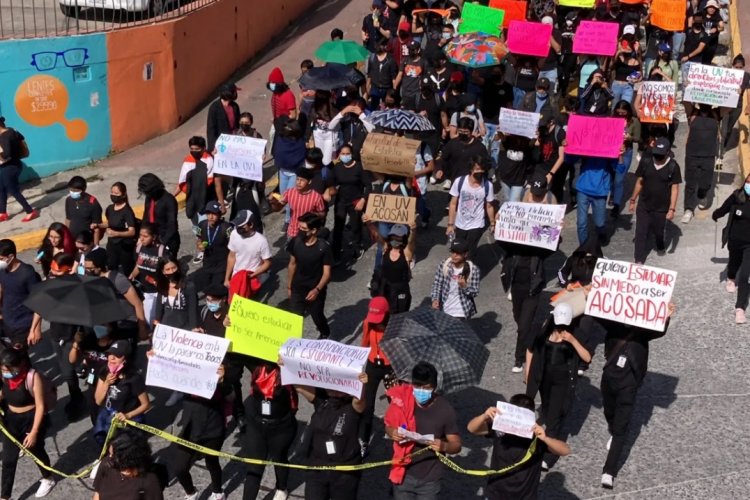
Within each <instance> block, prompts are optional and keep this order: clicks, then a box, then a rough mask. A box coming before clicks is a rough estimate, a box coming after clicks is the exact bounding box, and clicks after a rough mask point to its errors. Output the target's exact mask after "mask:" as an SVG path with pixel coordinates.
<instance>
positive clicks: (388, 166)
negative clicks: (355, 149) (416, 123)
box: [360, 132, 420, 177]
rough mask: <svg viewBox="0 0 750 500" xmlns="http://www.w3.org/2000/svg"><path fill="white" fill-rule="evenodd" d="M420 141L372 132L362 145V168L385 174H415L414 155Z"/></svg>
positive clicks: (407, 175) (409, 175)
mask: <svg viewBox="0 0 750 500" xmlns="http://www.w3.org/2000/svg"><path fill="white" fill-rule="evenodd" d="M419 145H420V142H419V141H417V140H414V139H407V138H405V137H399V136H397V135H387V134H380V133H377V132H370V133H369V134H367V138H366V139H365V143H364V145H363V146H362V152H361V153H360V156H361V158H362V168H364V169H365V170H369V171H370V172H380V173H383V174H392V175H402V176H404V177H413V176H414V161H415V160H414V155H415V154H416V151H417V148H419Z"/></svg>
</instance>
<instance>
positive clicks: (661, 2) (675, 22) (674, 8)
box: [650, 0, 687, 31]
mask: <svg viewBox="0 0 750 500" xmlns="http://www.w3.org/2000/svg"><path fill="white" fill-rule="evenodd" d="M650 11H651V15H650V20H651V25H652V26H656V27H658V28H661V29H663V30H667V31H684V30H685V16H686V15H687V9H685V0H653V1H652V2H651V9H650Z"/></svg>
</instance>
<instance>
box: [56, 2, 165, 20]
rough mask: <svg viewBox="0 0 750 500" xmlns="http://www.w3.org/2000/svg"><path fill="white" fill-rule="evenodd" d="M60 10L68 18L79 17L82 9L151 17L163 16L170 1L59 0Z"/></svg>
mask: <svg viewBox="0 0 750 500" xmlns="http://www.w3.org/2000/svg"><path fill="white" fill-rule="evenodd" d="M58 2H59V3H60V10H61V11H62V13H63V15H66V16H68V17H79V15H80V14H79V12H80V10H81V9H88V8H95V9H112V10H124V11H125V12H144V13H148V14H149V15H150V16H158V15H159V14H162V13H163V12H164V10H165V8H166V6H167V3H169V0H58Z"/></svg>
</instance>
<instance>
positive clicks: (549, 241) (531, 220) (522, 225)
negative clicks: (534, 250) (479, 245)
mask: <svg viewBox="0 0 750 500" xmlns="http://www.w3.org/2000/svg"><path fill="white" fill-rule="evenodd" d="M564 218H565V205H544V204H542V203H521V202H519V201H506V202H505V203H503V204H502V206H501V207H500V211H499V212H498V218H497V222H496V223H495V239H496V240H497V241H507V242H509V243H518V244H521V245H528V246H532V247H539V248H546V249H547V250H556V249H557V243H558V241H559V240H560V233H561V232H562V223H563V219H564Z"/></svg>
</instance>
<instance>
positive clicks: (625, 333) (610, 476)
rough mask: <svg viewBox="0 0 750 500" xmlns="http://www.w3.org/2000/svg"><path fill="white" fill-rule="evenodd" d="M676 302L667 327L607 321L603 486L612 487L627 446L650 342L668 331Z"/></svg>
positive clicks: (601, 387)
mask: <svg viewBox="0 0 750 500" xmlns="http://www.w3.org/2000/svg"><path fill="white" fill-rule="evenodd" d="M674 312H675V305H674V304H673V303H671V302H670V303H669V306H668V318H667V321H666V324H665V325H664V331H662V332H659V331H654V330H646V329H645V328H639V327H636V326H632V325H626V324H624V323H616V322H614V321H605V323H604V324H605V325H606V326H605V329H606V331H607V337H606V339H605V341H604V357H605V359H606V361H605V362H604V368H603V369H602V382H601V386H600V389H601V391H602V403H603V407H604V417H605V418H606V419H607V427H608V429H609V434H610V436H611V437H610V438H609V441H608V442H607V450H608V452H607V460H606V461H605V463H604V468H603V470H602V487H603V488H608V489H611V488H612V487H613V485H614V477H615V476H616V475H617V471H618V470H619V467H618V465H619V464H618V462H619V460H620V455H622V451H623V449H624V448H625V438H626V437H627V432H628V425H629V424H630V417H631V416H632V415H633V410H634V408H635V398H636V395H637V393H638V388H639V387H640V386H641V384H642V383H643V378H644V377H645V376H646V372H647V371H648V350H649V349H648V348H649V342H650V341H652V340H656V339H658V338H661V337H663V336H664V335H666V334H667V329H668V328H669V321H670V318H671V317H672V315H674Z"/></svg>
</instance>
